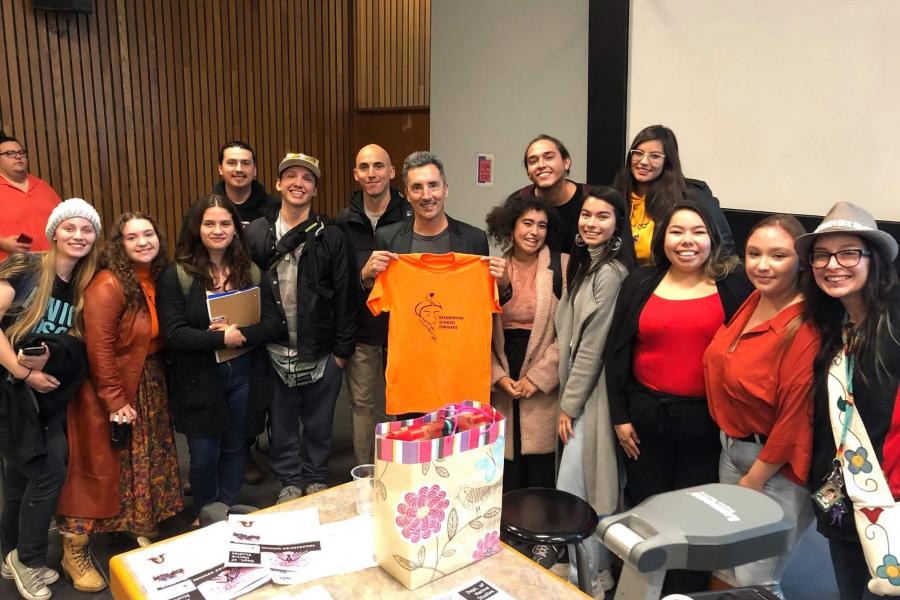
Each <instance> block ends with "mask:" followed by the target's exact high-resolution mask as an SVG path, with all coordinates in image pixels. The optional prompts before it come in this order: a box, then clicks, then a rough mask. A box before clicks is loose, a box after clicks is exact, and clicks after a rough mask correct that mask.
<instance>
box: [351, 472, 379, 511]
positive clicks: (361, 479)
mask: <svg viewBox="0 0 900 600" xmlns="http://www.w3.org/2000/svg"><path fill="white" fill-rule="evenodd" d="M350 475H352V476H353V482H354V483H355V484H356V512H357V513H358V514H360V515H371V514H372V509H373V507H374V504H375V492H374V488H373V487H372V485H373V483H374V481H375V465H359V466H358V467H353V469H352V470H351V471H350Z"/></svg>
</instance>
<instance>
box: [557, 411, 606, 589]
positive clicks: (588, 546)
mask: <svg viewBox="0 0 900 600" xmlns="http://www.w3.org/2000/svg"><path fill="white" fill-rule="evenodd" d="M584 421H585V420H584V419H583V418H578V419H575V422H574V423H573V425H572V432H573V433H574V435H573V436H572V437H570V438H569V441H568V442H567V443H566V445H565V446H564V447H563V452H562V458H561V459H560V461H559V475H557V478H556V489H558V490H562V491H564V492H569V493H570V494H572V495H575V496H578V497H579V498H581V499H582V500H584V501H585V502H587V500H588V495H587V484H586V483H585V479H584V467H583V462H582V451H583V447H584V437H585V434H584V428H585V426H586V425H585V422H584ZM598 516H599V517H600V518H601V519H602V518H603V517H605V516H607V515H598ZM581 544H582V547H583V549H584V551H585V555H586V556H587V559H588V560H587V562H588V572H589V573H590V574H591V575H590V576H591V584H592V585H593V584H595V583H596V580H597V576H598V574H599V573H600V571H602V570H604V569H608V568H609V566H610V564H611V563H612V553H611V552H610V551H609V550H608V549H607V548H606V546H604V545H603V544H601V543H600V538H598V537H597V535H596V534H594V535H592V536H591V537H589V538H587V539H586V540H584V541H583V542H581ZM569 581H570V582H571V583H573V584H575V585H578V571H577V564H576V558H575V546H574V545H570V546H569Z"/></svg>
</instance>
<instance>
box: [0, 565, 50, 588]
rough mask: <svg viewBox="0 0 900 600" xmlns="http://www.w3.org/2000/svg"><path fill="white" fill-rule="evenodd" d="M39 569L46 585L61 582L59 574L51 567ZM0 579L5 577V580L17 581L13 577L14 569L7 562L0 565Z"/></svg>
mask: <svg viewBox="0 0 900 600" xmlns="http://www.w3.org/2000/svg"><path fill="white" fill-rule="evenodd" d="M38 569H39V570H40V571H41V577H42V578H43V580H44V585H52V584H54V583H56V582H57V581H59V573H58V572H56V571H54V570H53V569H51V568H50V567H38ZM0 577H3V579H15V577H13V572H12V569H10V568H9V567H8V566H7V564H6V563H5V562H4V563H3V564H0Z"/></svg>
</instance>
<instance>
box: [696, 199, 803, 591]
mask: <svg viewBox="0 0 900 600" xmlns="http://www.w3.org/2000/svg"><path fill="white" fill-rule="evenodd" d="M805 233H806V230H804V229H803V226H802V225H801V224H800V222H799V221H797V219H795V218H794V217H792V216H790V215H771V216H769V217H766V218H765V219H763V220H762V221H760V222H759V223H757V224H756V226H755V227H754V228H753V229H752V230H751V231H750V236H749V237H748V239H747V249H746V253H745V267H746V270H747V275H748V277H749V278H750V281H751V282H752V283H753V285H754V286H756V291H755V292H753V293H752V294H751V295H750V297H749V298H747V301H746V302H744V304H743V306H741V308H739V309H738V311H737V313H735V315H734V317H732V319H731V321H729V322H728V323H727V324H726V325H724V326H722V328H720V329H719V331H718V332H717V333H716V336H715V337H714V338H713V340H712V342H710V344H709V348H707V350H706V353H705V354H704V357H703V362H704V368H705V373H706V398H707V402H708V403H709V412H710V415H711V416H712V418H713V420H714V421H715V422H716V424H717V425H718V426H719V428H720V429H721V430H722V454H721V457H720V459H719V481H720V482H722V483H734V484H738V485H742V486H744V487H748V488H752V489H755V490H757V491H759V492H762V493H764V494H766V495H768V496H769V497H771V498H772V499H773V500H775V501H776V502H778V504H779V505H780V506H781V508H782V510H784V514H785V517H786V518H787V519H790V520H791V521H792V522H793V524H794V527H793V529H792V530H791V534H790V538H789V540H788V547H787V548H786V551H785V552H784V553H783V554H781V555H780V556H773V557H770V558H766V559H763V560H758V561H756V562H753V563H748V564H745V565H740V566H737V567H735V568H734V578H735V580H736V583H737V584H738V585H741V586H745V585H758V586H764V587H766V588H767V589H769V590H770V591H772V592H773V593H775V594H777V595H778V596H779V597H783V595H782V591H781V576H782V574H783V573H784V568H785V566H787V562H788V558H789V557H790V554H791V550H792V549H793V546H794V543H795V542H796V541H797V540H798V539H799V538H800V536H801V535H802V534H803V532H804V531H806V529H807V527H808V526H809V524H810V522H811V521H812V507H811V505H810V502H809V494H808V492H807V491H806V488H805V487H804V484H805V483H806V477H807V474H808V473H809V465H810V457H811V452H812V373H813V369H812V365H813V359H814V358H815V356H816V352H817V351H818V347H819V337H818V334H817V333H816V329H815V327H814V326H813V325H812V323H811V322H809V321H807V320H806V319H805V317H804V312H805V302H804V299H803V294H802V293H801V292H800V290H799V287H798V286H799V279H800V259H799V257H798V256H797V253H796V252H795V251H794V240H795V239H796V238H797V237H799V236H801V235H803V234H805Z"/></svg>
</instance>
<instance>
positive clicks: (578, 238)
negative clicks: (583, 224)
mask: <svg viewBox="0 0 900 600" xmlns="http://www.w3.org/2000/svg"><path fill="white" fill-rule="evenodd" d="M575 245H576V246H578V247H579V248H583V247H584V246H585V243H584V240H583V239H581V234H580V233H576V234H575Z"/></svg>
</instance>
